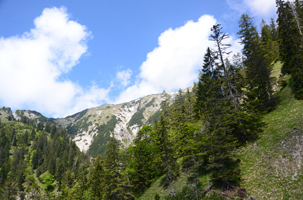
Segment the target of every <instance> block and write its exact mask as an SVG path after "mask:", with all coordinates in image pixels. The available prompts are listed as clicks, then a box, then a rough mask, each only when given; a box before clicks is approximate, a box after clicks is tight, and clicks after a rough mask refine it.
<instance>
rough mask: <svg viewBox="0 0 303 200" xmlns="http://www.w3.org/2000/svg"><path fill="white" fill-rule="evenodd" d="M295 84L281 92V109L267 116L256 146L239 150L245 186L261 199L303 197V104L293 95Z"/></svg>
mask: <svg viewBox="0 0 303 200" xmlns="http://www.w3.org/2000/svg"><path fill="white" fill-rule="evenodd" d="M291 87H292V82H291V80H289V84H288V86H287V87H286V88H284V89H283V90H282V91H280V92H277V97H278V101H279V103H278V106H277V107H276V109H275V110H274V111H272V112H271V113H268V114H266V115H264V122H265V123H267V127H266V128H265V129H264V133H262V134H261V135H260V138H259V140H257V141H256V142H255V143H252V144H248V145H247V146H246V147H244V148H241V149H239V150H238V152H237V154H238V156H239V158H240V159H241V161H242V162H241V171H242V178H243V181H242V187H244V188H246V189H247V190H248V192H249V194H250V195H253V196H256V197H258V199H300V198H302V196H303V191H302V184H303V170H302V158H303V101H298V100H296V99H295V98H294V97H293V94H292V90H291Z"/></svg>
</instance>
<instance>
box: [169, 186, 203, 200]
mask: <svg viewBox="0 0 303 200" xmlns="http://www.w3.org/2000/svg"><path fill="white" fill-rule="evenodd" d="M164 199H165V200H187V199H192V200H194V199H197V195H196V192H195V190H194V189H193V188H191V187H189V186H185V187H183V188H182V190H181V191H178V192H177V193H176V194H170V195H168V196H165V197H164Z"/></svg>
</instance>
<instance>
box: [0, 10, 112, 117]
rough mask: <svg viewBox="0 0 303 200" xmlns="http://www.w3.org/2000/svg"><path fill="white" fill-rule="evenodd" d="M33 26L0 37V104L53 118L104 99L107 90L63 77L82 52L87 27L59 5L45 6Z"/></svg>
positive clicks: (86, 35) (85, 48) (87, 37)
mask: <svg viewBox="0 0 303 200" xmlns="http://www.w3.org/2000/svg"><path fill="white" fill-rule="evenodd" d="M34 25H35V27H34V28H33V29H31V30H30V31H29V32H26V33H24V34H22V35H21V36H14V37H9V38H0V57H1V59H0V71H1V73H0V91H1V93H0V103H2V104H3V105H7V106H11V107H13V108H15V109H16V108H21V107H27V108H30V109H34V110H38V111H40V112H42V113H44V114H46V115H51V116H55V117H58V116H63V115H66V114H72V112H73V111H80V110H81V109H84V108H87V106H95V105H97V104H96V102H98V101H102V100H104V99H106V98H107V90H106V89H102V88H101V89H100V88H98V87H96V86H95V85H92V86H91V87H90V88H88V89H84V88H81V87H80V86H79V85H77V84H76V83H74V82H72V81H70V80H68V79H67V80H64V79H63V80H62V75H63V74H65V73H67V72H69V71H70V70H71V69H72V67H74V66H75V65H76V64H77V63H78V62H79V59H80V57H81V56H82V55H83V54H85V53H86V52H87V45H86V41H87V40H88V39H89V37H90V35H91V34H90V32H89V31H87V29H86V27H85V26H83V25H81V24H79V23H77V22H75V21H72V20H71V19H70V18H69V15H68V13H67V11H66V9H64V8H46V9H44V10H43V12H42V14H41V16H39V17H37V18H36V19H35V20H34ZM83 99H85V100H86V101H85V102H86V103H81V102H84V101H82V100H83Z"/></svg>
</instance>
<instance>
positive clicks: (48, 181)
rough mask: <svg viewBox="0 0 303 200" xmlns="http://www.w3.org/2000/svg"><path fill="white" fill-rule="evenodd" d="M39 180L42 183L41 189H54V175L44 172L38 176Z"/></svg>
mask: <svg viewBox="0 0 303 200" xmlns="http://www.w3.org/2000/svg"><path fill="white" fill-rule="evenodd" d="M39 180H41V182H42V184H43V189H44V190H47V191H52V190H53V189H54V185H53V183H54V181H55V179H54V177H53V175H51V174H50V173H49V172H47V171H46V172H45V173H43V174H41V175H40V176H39Z"/></svg>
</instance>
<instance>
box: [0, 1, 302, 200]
mask: <svg viewBox="0 0 303 200" xmlns="http://www.w3.org/2000/svg"><path fill="white" fill-rule="evenodd" d="M276 5H277V17H278V18H277V20H274V19H272V20H271V21H270V22H266V21H264V20H263V21H262V23H261V27H260V28H258V27H257V26H256V25H255V24H254V19H253V17H252V16H249V15H247V14H243V15H242V16H241V18H240V19H239V21H238V25H239V30H238V36H239V39H240V41H241V44H242V47H243V49H242V53H241V54H233V52H230V48H229V47H230V44H228V43H227V39H228V38H229V35H228V34H227V33H225V32H224V27H222V25H221V24H215V25H213V27H212V29H211V34H210V36H209V39H210V40H211V41H212V43H213V46H212V47H209V48H207V50H206V52H205V54H204V55H201V56H203V58H204V60H203V63H201V72H200V74H199V77H198V78H199V81H198V82H197V83H194V85H193V87H191V88H189V89H187V90H186V91H182V90H181V89H180V90H179V92H178V93H177V94H176V95H174V96H173V97H172V96H171V95H168V94H167V93H166V92H165V91H163V93H162V96H161V99H162V101H161V105H160V107H161V109H160V113H157V117H155V118H154V119H153V121H149V123H146V124H145V125H144V124H140V127H141V128H140V130H139V132H138V133H137V135H136V137H135V139H134V140H133V141H132V143H131V144H130V145H129V146H128V147H127V148H123V146H122V144H121V142H120V141H119V140H117V139H115V137H108V138H107V140H106V150H105V153H104V154H98V153H94V152H91V151H89V152H86V153H85V152H81V151H80V150H79V148H78V147H77V145H76V144H75V142H74V141H72V138H71V136H70V135H69V134H68V133H67V131H66V129H65V128H64V127H62V126H59V125H58V124H56V123H54V121H53V120H52V119H47V118H45V119H44V120H33V119H30V118H27V117H22V118H21V119H19V120H16V119H15V118H14V117H12V116H11V115H9V114H7V115H4V114H2V115H0V119H1V122H0V198H1V199H17V198H18V199H58V200H60V199H79V200H80V199H85V200H92V199H106V200H107V199H108V200H109V199H112V200H120V199H121V200H122V199H158V200H159V199H167V200H172V199H197V200H198V199H227V198H228V199H259V198H260V199H263V198H273V199H276V198H282V199H299V198H300V197H302V195H303V194H302V191H301V190H300V187H301V188H302V185H301V184H302V180H303V171H302V163H301V162H302V161H301V159H302V155H301V154H302V153H303V152H301V150H298V149H301V147H302V142H303V137H302V133H303V123H302V119H303V116H302V115H303V102H302V99H303V35H302V27H303V2H302V1H299V0H296V1H294V2H293V3H290V2H288V1H283V0H277V1H276ZM258 30H260V31H258ZM3 109H4V110H5V108H3ZM142 112H143V111H142ZM7 113H9V112H8V111H7ZM141 115H142V113H141ZM133 123H134V124H135V122H133ZM102 133H103V132H102ZM99 134H100V133H99ZM103 134H104V135H105V132H104V133H103ZM94 145H95V144H94ZM94 148H95V149H97V148H98V146H97V144H96V147H95V146H94Z"/></svg>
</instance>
